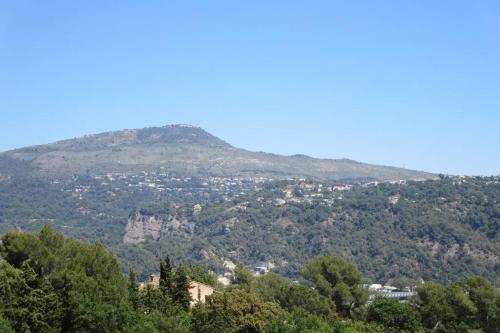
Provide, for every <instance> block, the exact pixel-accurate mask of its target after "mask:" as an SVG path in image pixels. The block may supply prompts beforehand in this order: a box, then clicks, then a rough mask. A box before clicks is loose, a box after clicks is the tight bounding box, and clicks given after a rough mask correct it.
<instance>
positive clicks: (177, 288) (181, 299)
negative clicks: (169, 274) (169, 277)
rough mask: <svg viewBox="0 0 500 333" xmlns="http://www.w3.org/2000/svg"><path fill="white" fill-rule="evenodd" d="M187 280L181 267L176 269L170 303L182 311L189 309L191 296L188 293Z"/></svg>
mask: <svg viewBox="0 0 500 333" xmlns="http://www.w3.org/2000/svg"><path fill="white" fill-rule="evenodd" d="M189 287H190V286H189V279H188V277H187V275H186V271H185V270H184V268H183V267H179V268H177V270H176V272H175V278H174V288H173V290H172V301H173V302H174V303H175V304H177V305H179V306H180V307H181V308H182V309H185V310H187V309H189V305H190V304H191V294H190V293H189Z"/></svg>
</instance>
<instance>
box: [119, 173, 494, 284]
mask: <svg viewBox="0 0 500 333" xmlns="http://www.w3.org/2000/svg"><path fill="white" fill-rule="evenodd" d="M306 185H308V186H311V187H312V189H310V190H307V189H304V188H303V187H305V186H303V184H302V183H301V182H298V181H288V182H273V183H269V184H266V185H265V186H264V187H263V189H262V190H260V191H257V192H251V193H249V194H247V195H243V196H240V197H237V198H232V199H231V200H229V201H225V202H216V203H208V204H205V205H203V209H202V210H201V212H200V213H199V214H197V215H194V216H191V217H186V220H187V221H191V222H192V223H193V225H194V226H195V228H194V230H193V232H192V233H186V232H183V231H174V232H172V234H171V235H169V236H168V237H165V239H160V241H146V242H145V243H144V244H142V245H140V246H139V247H137V245H133V246H131V245H120V246H118V248H119V252H118V253H119V256H120V257H121V258H122V259H123V260H124V262H128V261H130V262H145V261H146V260H141V259H139V258H150V257H151V256H152V257H153V258H155V257H156V256H157V255H158V254H159V253H161V252H164V251H165V252H168V253H170V254H171V256H172V259H173V260H174V261H177V260H184V261H185V260H192V261H193V262H194V261H197V260H203V261H204V262H207V263H208V264H209V266H210V268H211V269H213V270H215V271H217V272H221V271H222V269H221V266H222V260H223V258H229V259H231V260H233V261H234V262H238V261H239V262H243V263H244V264H245V265H247V266H250V267H253V265H255V264H256V263H257V262H259V261H269V262H272V263H274V264H275V265H276V268H275V271H276V272H279V273H280V274H283V275H286V276H289V277H297V276H298V275H299V274H300V271H301V269H302V267H303V266H304V265H305V264H306V262H307V261H309V260H311V259H312V258H314V257H316V256H318V255H321V254H324V253H335V254H338V255H340V256H342V257H343V258H347V259H349V260H350V261H352V262H353V263H355V264H356V266H357V267H358V268H359V270H360V271H361V272H362V273H363V276H364V278H365V279H366V280H367V281H371V282H380V283H389V284H393V285H397V286H400V287H404V286H408V285H415V284H417V283H419V282H420V281H421V280H422V279H423V280H433V281H438V282H440V283H444V284H450V283H453V282H456V281H459V280H463V279H466V278H468V277H469V276H470V275H473V274H476V275H481V276H484V277H487V278H488V279H490V280H492V281H493V283H494V284H495V285H496V286H500V280H499V276H500V274H498V273H499V267H500V266H499V265H498V263H499V262H500V257H499V253H500V242H499V237H498V236H499V233H498V231H499V226H500V206H499V203H500V179H499V178H498V177H485V178H471V177H469V178H463V179H462V178H459V177H443V178H442V179H440V180H435V181H425V182H408V183H406V184H378V185H376V186H353V187H352V188H351V189H350V190H344V191H336V192H329V191H328V190H327V189H325V187H326V186H325V185H324V186H323V189H322V191H321V192H319V193H318V184H317V183H314V182H310V183H307V184H306ZM301 187H302V188H301ZM286 191H288V192H291V193H292V195H293V193H296V194H297V193H300V195H299V196H292V197H291V198H289V199H287V200H288V201H286V202H285V203H283V204H277V203H276V199H277V198H285V192H286ZM320 194H321V195H322V196H318V195H320ZM328 200H331V201H328ZM283 201H285V200H283ZM148 210H149V211H151V212H157V213H156V216H157V217H158V218H159V219H161V220H163V221H168V220H169V219H171V218H172V217H173V216H175V217H176V219H177V220H182V218H183V216H184V213H183V211H182V208H181V207H178V208H177V209H175V210H171V211H169V213H168V214H162V213H160V211H161V204H160V205H159V206H157V207H155V206H153V207H149V208H148ZM153 214H154V213H153ZM139 249H140V250H139ZM145 269H146V271H148V268H147V267H145Z"/></svg>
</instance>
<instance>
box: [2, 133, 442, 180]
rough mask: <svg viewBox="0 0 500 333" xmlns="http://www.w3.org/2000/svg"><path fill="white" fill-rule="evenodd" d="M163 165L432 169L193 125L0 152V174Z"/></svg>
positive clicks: (230, 172) (360, 175)
mask: <svg viewBox="0 0 500 333" xmlns="http://www.w3.org/2000/svg"><path fill="white" fill-rule="evenodd" d="M160 168H161V169H162V170H164V171H166V172H174V173H178V174H183V175H190V176H196V175H202V176H264V177H273V178H276V179H284V178H310V179H316V180H330V181H334V180H344V181H349V180H351V181H352V180H379V181H395V180H411V179H413V180H424V179H430V178H435V175H433V174H431V173H426V172H421V171H414V170H407V169H402V168H395V167H389V166H379V165H372V164H366V163H360V162H356V161H353V160H349V159H318V158H312V157H308V156H305V155H293V156H282V155H276V154H269V153H263V152H252V151H248V150H245V149H240V148H236V147H234V146H232V145H230V144H229V143H227V142H225V141H223V140H221V139H219V138H217V137H216V136H214V135H212V134H210V133H208V132H206V131H205V130H203V129H201V128H199V127H195V126H191V125H168V126H164V127H151V128H143V129H131V130H130V129H129V130H122V131H114V132H106V133H101V134H95V135H88V136H84V137H80V138H74V139H69V140H63V141H59V142H55V143H51V144H45V145H38V146H32V147H25V148H20V149H15V150H11V151H7V152H4V153H1V154H0V176H2V175H3V176H9V175H12V174H23V175H28V174H29V175H36V176H46V177H72V176H75V175H96V174H105V173H110V172H124V173H137V172H142V171H153V170H158V169H160Z"/></svg>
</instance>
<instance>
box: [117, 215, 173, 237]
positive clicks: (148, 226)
mask: <svg viewBox="0 0 500 333" xmlns="http://www.w3.org/2000/svg"><path fill="white" fill-rule="evenodd" d="M162 225H163V221H162V220H161V219H160V218H159V217H157V216H155V215H153V214H147V213H145V212H142V211H140V210H136V211H135V212H134V213H132V214H130V216H129V219H128V222H127V226H126V227H125V235H124V236H123V242H124V243H128V244H138V243H142V242H144V241H145V240H148V239H149V240H159V239H160V236H161V229H162Z"/></svg>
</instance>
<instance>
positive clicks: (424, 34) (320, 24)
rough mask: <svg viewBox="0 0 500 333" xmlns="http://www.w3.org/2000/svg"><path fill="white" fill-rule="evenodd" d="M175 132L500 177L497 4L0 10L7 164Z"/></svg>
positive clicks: (32, 4)
mask: <svg viewBox="0 0 500 333" xmlns="http://www.w3.org/2000/svg"><path fill="white" fill-rule="evenodd" d="M172 123H190V124H194V125H198V126H201V127H203V128H205V129H206V130H207V131H209V132H211V133H212V134H215V135H217V136H219V137H221V138H222V139H224V140H226V141H228V142H229V143H231V144H233V145H235V146H238V147H242V148H246V149H250V150H262V151H267V152H274V153H280V154H295V153H304V154H308V155H311V156H315V157H327V158H343V157H346V158H351V159H355V160H359V161H364V162H370V163H376V164H385V165H394V166H406V167H407V168H413V169H420V170H427V171H434V172H443V173H452V174H482V175H489V174H498V173H500V134H499V132H500V1H496V0H495V1H456V0H450V1H435V0H432V1H396V0H395V1H338V2H337V1H332V0H330V1H269V0H266V1H196V2H192V1H89V0H85V1H50V0H49V1H35V0H33V1H23V0H13V1H2V0H0V151H3V150H8V149H11V148H15V147H22V146H27V145H33V144H39V143H47V142H52V141H55V140H59V139H64V138H71V137H75V136H81V135H84V134H91V133H96V132H102V131H108V130H117V129H123V128H140V127H146V126H161V125H165V124H172Z"/></svg>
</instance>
